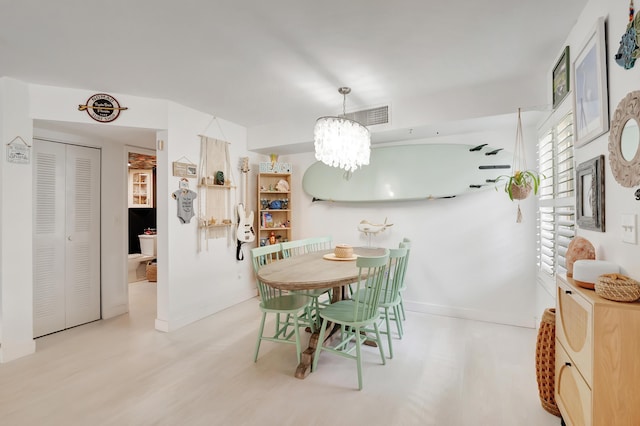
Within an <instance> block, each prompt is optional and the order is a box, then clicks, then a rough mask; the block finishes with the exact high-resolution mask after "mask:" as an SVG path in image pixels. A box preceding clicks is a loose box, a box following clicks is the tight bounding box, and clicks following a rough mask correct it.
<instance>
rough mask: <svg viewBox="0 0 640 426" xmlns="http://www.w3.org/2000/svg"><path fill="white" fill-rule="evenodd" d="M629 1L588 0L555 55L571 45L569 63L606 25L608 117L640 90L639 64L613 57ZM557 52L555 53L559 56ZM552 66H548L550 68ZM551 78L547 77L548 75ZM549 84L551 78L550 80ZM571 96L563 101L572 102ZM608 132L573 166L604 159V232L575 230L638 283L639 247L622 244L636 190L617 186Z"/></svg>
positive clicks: (639, 210) (634, 210)
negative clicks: (599, 24) (600, 23)
mask: <svg viewBox="0 0 640 426" xmlns="http://www.w3.org/2000/svg"><path fill="white" fill-rule="evenodd" d="M628 8H629V2H628V1H626V0H591V1H590V2H589V3H588V4H587V6H586V7H585V9H584V10H583V12H582V14H581V15H580V17H579V19H578V22H577V23H576V25H575V26H574V28H573V29H572V30H571V33H570V34H569V37H568V38H567V40H566V43H565V44H563V45H562V46H558V52H560V51H561V50H562V49H564V46H565V45H569V46H570V50H571V58H572V59H571V60H572V61H573V59H574V58H575V57H576V55H577V54H578V53H579V52H580V49H581V48H582V46H583V43H584V41H585V39H586V38H587V37H588V35H589V34H590V33H591V31H592V29H593V27H594V25H595V23H596V20H597V18H598V17H600V16H603V17H605V19H606V22H607V25H606V27H607V31H606V38H607V60H608V83H609V84H608V86H609V115H610V117H613V113H614V111H615V109H616V107H617V105H618V103H619V102H620V101H621V100H622V98H624V97H625V96H626V95H627V93H629V92H631V91H634V90H639V89H640V62H636V65H635V67H634V68H632V69H630V70H625V69H624V68H622V67H620V66H619V65H618V64H616V63H615V60H614V55H615V54H616V52H617V50H618V47H619V42H620V39H621V37H622V34H623V33H624V31H625V30H626V25H627V23H628V16H627V11H628ZM559 54H560V53H558V55H559ZM552 66H553V65H552V64H551V67H552ZM549 75H550V74H549ZM549 81H551V80H550V77H549ZM571 96H572V93H570V94H569V95H568V96H567V99H566V101H567V102H570V101H571ZM609 134H610V133H609V132H607V133H605V134H604V135H602V136H600V137H599V138H597V139H596V140H594V141H593V142H590V143H589V144H587V145H585V146H583V147H580V148H577V149H576V150H575V153H574V154H575V161H576V165H577V164H580V163H582V162H584V161H587V160H590V159H592V158H594V157H597V156H598V155H601V154H604V156H605V221H606V223H605V225H606V230H605V232H596V231H591V230H585V229H580V228H578V231H577V233H578V235H580V236H582V237H584V238H586V239H588V240H589V241H591V243H593V245H594V246H595V248H596V257H597V258H598V259H604V260H609V261H612V262H615V263H617V264H618V265H620V266H621V268H622V271H623V273H625V274H627V275H629V276H631V277H632V278H634V279H636V280H640V262H638V259H640V246H639V245H637V244H628V243H624V242H622V227H621V221H620V216H621V215H622V214H635V215H638V214H640V201H636V200H635V197H634V192H635V190H636V189H638V188H637V187H635V188H624V187H623V186H621V185H620V184H618V183H617V182H616V180H615V178H614V177H613V174H612V173H611V167H610V166H609V151H608V142H609Z"/></svg>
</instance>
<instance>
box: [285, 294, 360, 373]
mask: <svg viewBox="0 0 640 426" xmlns="http://www.w3.org/2000/svg"><path fill="white" fill-rule="evenodd" d="M346 291H347V290H346V286H345V287H334V288H333V290H332V291H331V303H335V302H338V301H340V300H342V299H343V297H344V298H346V295H343V292H346ZM327 328H328V329H330V330H331V331H330V332H329V333H327V335H326V336H325V340H327V339H329V338H331V336H333V334H334V333H335V332H336V331H337V330H339V329H340V326H338V325H337V324H336V326H335V327H333V328H332V327H331V324H328V325H327ZM318 340H320V330H316V331H314V332H313V333H311V337H310V338H309V346H308V347H307V349H305V350H304V351H302V355H301V356H300V364H298V367H297V368H296V373H295V376H296V378H298V379H304V378H305V377H307V376H308V375H309V373H311V364H312V363H313V357H314V356H315V354H316V348H317V347H318ZM322 343H323V342H321V343H320V344H322Z"/></svg>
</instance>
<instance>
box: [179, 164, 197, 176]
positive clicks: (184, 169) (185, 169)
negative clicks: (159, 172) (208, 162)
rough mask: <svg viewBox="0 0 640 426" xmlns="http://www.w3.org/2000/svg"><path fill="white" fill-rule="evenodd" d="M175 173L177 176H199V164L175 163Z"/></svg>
mask: <svg viewBox="0 0 640 426" xmlns="http://www.w3.org/2000/svg"><path fill="white" fill-rule="evenodd" d="M173 175H174V176H177V177H186V178H194V177H197V176H198V166H197V165H195V164H193V163H179V162H177V161H174V163H173Z"/></svg>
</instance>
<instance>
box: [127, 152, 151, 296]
mask: <svg viewBox="0 0 640 426" xmlns="http://www.w3.org/2000/svg"><path fill="white" fill-rule="evenodd" d="M130 153H135V154H144V155H153V156H154V157H156V176H157V172H158V165H157V158H158V153H157V151H156V150H153V149H150V148H144V147H141V146H137V145H131V144H125V145H124V163H123V164H125V165H126V164H128V162H129V154H130ZM124 169H125V179H124V196H123V197H124V201H125V202H124V212H123V215H122V217H123V218H124V220H126V222H127V226H123V235H122V248H123V252H124V254H125V256H126V257H125V259H124V262H125V268H124V282H125V283H127V301H128V300H129V291H128V289H129V276H128V273H129V272H128V271H129V258H128V254H129V167H125V168H124ZM153 190H154V191H156V193H157V188H156V185H155V183H154V189H153ZM153 204H154V206H155V208H156V220H157V215H158V207H157V206H158V200H157V199H156V197H154V201H153Z"/></svg>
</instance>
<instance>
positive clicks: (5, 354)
mask: <svg viewBox="0 0 640 426" xmlns="http://www.w3.org/2000/svg"><path fill="white" fill-rule="evenodd" d="M35 352H36V342H35V340H29V341H28V342H23V343H7V342H3V343H2V345H0V363H5V362H10V361H13V360H16V359H18V358H22V357H24V356H27V355H31V354H33V353H35Z"/></svg>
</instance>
